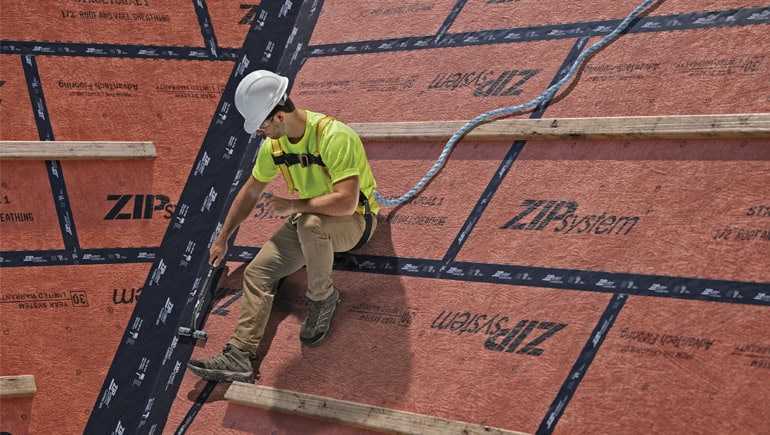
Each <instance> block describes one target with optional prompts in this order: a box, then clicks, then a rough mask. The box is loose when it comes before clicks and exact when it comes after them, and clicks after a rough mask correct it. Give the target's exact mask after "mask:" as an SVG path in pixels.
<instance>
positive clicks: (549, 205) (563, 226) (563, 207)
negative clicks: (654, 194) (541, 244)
mask: <svg viewBox="0 0 770 435" xmlns="http://www.w3.org/2000/svg"><path fill="white" fill-rule="evenodd" d="M520 207H521V211H520V212H519V214H517V215H516V216H514V217H513V218H512V219H511V220H509V221H508V222H506V223H505V224H504V225H503V226H501V227H500V229H504V230H537V231H543V230H545V229H547V228H548V227H549V226H550V225H551V224H552V223H554V224H555V226H554V227H553V231H554V232H556V233H559V234H596V235H607V236H611V235H615V236H627V235H628V234H629V233H631V231H633V230H634V228H636V224H638V223H639V221H640V219H641V217H639V216H618V215H614V214H611V213H608V212H603V213H602V214H582V215H581V214H578V213H577V211H578V203H577V201H559V200H547V199H525V200H524V201H522V203H521V205H520ZM527 219H529V220H528V221H527Z"/></svg>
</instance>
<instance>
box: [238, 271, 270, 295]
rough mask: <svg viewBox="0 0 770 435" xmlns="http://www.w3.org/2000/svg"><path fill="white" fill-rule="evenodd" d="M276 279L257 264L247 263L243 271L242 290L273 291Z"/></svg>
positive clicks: (268, 292) (254, 291) (253, 291)
mask: <svg viewBox="0 0 770 435" xmlns="http://www.w3.org/2000/svg"><path fill="white" fill-rule="evenodd" d="M277 285H278V279H276V278H274V277H271V276H270V275H269V274H268V273H266V271H265V270H263V269H262V268H260V267H259V266H258V265H249V267H247V268H246V270H244V271H243V290H244V291H250V292H252V293H256V292H259V293H266V294H270V293H272V292H273V291H275V287H276V286H277Z"/></svg>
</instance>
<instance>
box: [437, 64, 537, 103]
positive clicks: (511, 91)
mask: <svg viewBox="0 0 770 435" xmlns="http://www.w3.org/2000/svg"><path fill="white" fill-rule="evenodd" d="M539 72H540V70H539V69H523V70H519V69H510V70H504V71H501V72H496V71H495V70H479V71H466V72H456V73H439V74H437V75H436V76H435V77H434V78H433V81H431V82H430V84H429V85H428V90H429V91H446V90H449V91H454V90H457V89H460V88H471V89H473V96H474V97H510V96H516V95H519V94H521V93H522V92H523V90H522V87H523V86H524V84H525V83H527V81H529V80H530V79H531V78H532V77H534V76H536V75H537V74H538V73H539Z"/></svg>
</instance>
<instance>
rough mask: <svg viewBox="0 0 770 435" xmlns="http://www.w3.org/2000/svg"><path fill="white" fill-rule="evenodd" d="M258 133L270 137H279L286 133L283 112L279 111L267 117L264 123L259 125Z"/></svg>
mask: <svg viewBox="0 0 770 435" xmlns="http://www.w3.org/2000/svg"><path fill="white" fill-rule="evenodd" d="M257 133H259V134H262V135H264V136H265V137H269V138H270V139H278V138H280V137H281V136H283V135H284V125H283V113H282V112H278V113H276V114H275V115H273V116H271V117H269V118H267V119H266V120H265V121H264V122H263V123H262V125H260V126H259V129H258V130H257Z"/></svg>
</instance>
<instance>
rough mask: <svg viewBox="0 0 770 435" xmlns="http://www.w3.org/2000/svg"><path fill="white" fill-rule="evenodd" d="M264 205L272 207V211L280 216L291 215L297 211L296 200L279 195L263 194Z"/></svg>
mask: <svg viewBox="0 0 770 435" xmlns="http://www.w3.org/2000/svg"><path fill="white" fill-rule="evenodd" d="M265 203H266V205H268V206H270V207H272V208H273V212H275V214H276V215H278V216H280V217H286V216H291V215H293V214H295V213H299V210H297V202H296V200H293V199H288V198H281V197H280V196H274V195H265Z"/></svg>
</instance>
